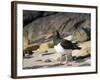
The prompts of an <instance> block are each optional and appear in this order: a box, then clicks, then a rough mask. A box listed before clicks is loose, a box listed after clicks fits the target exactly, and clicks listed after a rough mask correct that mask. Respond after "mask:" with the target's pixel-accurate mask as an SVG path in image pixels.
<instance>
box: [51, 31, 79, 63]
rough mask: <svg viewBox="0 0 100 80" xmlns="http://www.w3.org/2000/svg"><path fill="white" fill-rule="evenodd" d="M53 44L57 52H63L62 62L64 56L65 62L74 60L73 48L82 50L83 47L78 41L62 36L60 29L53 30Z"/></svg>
mask: <svg viewBox="0 0 100 80" xmlns="http://www.w3.org/2000/svg"><path fill="white" fill-rule="evenodd" d="M53 44H54V49H55V50H56V52H57V53H59V54H61V57H60V64H62V57H63V56H65V57H66V60H65V63H68V62H70V61H72V53H71V52H72V50H80V49H81V47H79V46H78V43H77V42H72V41H70V40H67V39H64V38H63V37H61V35H60V33H59V31H58V30H56V31H55V32H53Z"/></svg>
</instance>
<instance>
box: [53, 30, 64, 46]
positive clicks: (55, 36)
mask: <svg viewBox="0 0 100 80" xmlns="http://www.w3.org/2000/svg"><path fill="white" fill-rule="evenodd" d="M61 40H62V38H61V36H60V33H59V31H58V30H56V31H55V32H53V42H54V45H57V44H58V43H59V42H60V41H61Z"/></svg>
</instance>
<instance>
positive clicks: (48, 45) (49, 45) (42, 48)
mask: <svg viewBox="0 0 100 80" xmlns="http://www.w3.org/2000/svg"><path fill="white" fill-rule="evenodd" d="M52 47H53V44H52V43H50V42H45V43H41V44H40V47H39V48H38V51H45V50H47V49H49V48H52Z"/></svg>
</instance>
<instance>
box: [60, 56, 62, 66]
mask: <svg viewBox="0 0 100 80" xmlns="http://www.w3.org/2000/svg"><path fill="white" fill-rule="evenodd" d="M61 62H62V55H61V56H60V64H61Z"/></svg>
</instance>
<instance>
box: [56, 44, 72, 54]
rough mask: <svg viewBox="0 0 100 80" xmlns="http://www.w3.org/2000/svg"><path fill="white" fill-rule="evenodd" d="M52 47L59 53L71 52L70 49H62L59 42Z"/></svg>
mask: <svg viewBox="0 0 100 80" xmlns="http://www.w3.org/2000/svg"><path fill="white" fill-rule="evenodd" d="M54 49H55V50H56V51H57V53H60V54H65V53H66V54H67V53H68V54H69V53H71V52H72V50H71V49H63V48H62V46H61V45H60V43H59V44H58V45H56V46H54Z"/></svg>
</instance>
